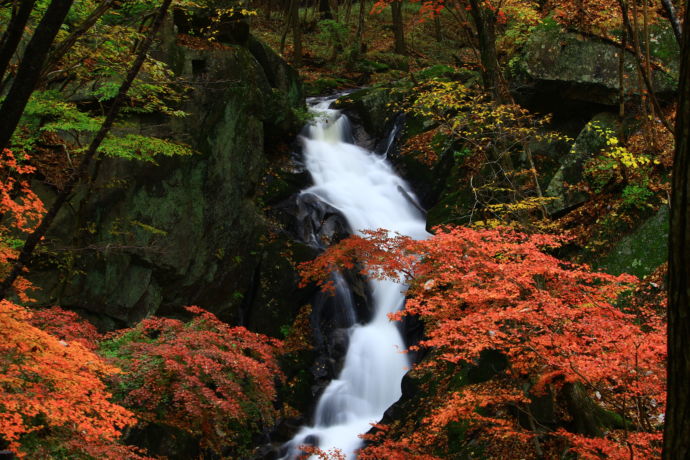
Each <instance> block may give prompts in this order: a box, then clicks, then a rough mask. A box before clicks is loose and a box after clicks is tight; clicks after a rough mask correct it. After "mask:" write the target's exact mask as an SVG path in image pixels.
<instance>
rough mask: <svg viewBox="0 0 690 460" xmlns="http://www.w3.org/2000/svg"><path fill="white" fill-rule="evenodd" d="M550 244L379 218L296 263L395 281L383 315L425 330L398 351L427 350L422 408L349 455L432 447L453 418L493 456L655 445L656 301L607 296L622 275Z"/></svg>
mask: <svg viewBox="0 0 690 460" xmlns="http://www.w3.org/2000/svg"><path fill="white" fill-rule="evenodd" d="M562 243H563V238H561V237H557V236H552V235H541V234H534V235H527V234H523V233H519V232H516V231H512V230H509V229H505V228H504V229H493V230H477V229H471V228H463V227H454V228H438V229H436V235H434V236H433V237H431V238H429V239H428V240H426V241H414V240H411V239H409V238H406V237H394V238H390V237H389V235H388V232H386V231H384V230H379V231H376V232H370V233H369V234H368V235H367V237H366V238H361V237H351V238H349V239H347V240H344V241H343V242H341V243H339V244H337V245H335V246H333V247H331V248H330V249H329V250H328V251H327V252H326V253H325V254H324V255H322V256H320V257H319V258H317V259H316V260H315V261H313V262H311V263H308V264H306V265H304V266H303V267H302V269H303V276H304V277H305V280H312V281H316V282H317V283H318V284H320V285H321V286H322V287H323V288H326V289H327V288H328V287H329V286H330V285H329V281H328V280H327V279H326V278H324V275H323V273H329V272H330V271H331V270H332V269H334V268H352V267H355V266H356V263H358V262H363V263H365V264H366V265H365V268H364V269H363V272H364V273H367V274H368V275H369V276H373V277H378V278H392V279H398V280H402V279H404V280H405V281H406V282H408V283H409V290H408V291H407V295H408V300H407V303H406V306H405V308H404V310H402V311H401V312H398V313H395V314H393V315H392V318H393V319H401V318H402V317H404V316H407V315H418V316H419V317H420V318H421V319H422V320H423V321H424V324H425V328H426V337H425V338H424V339H423V340H422V341H421V342H420V343H419V344H418V345H415V346H413V347H411V349H413V350H418V349H422V348H424V349H427V348H430V349H431V351H430V352H429V354H428V356H427V357H426V358H425V359H424V360H423V361H422V362H421V363H420V364H418V365H417V366H416V367H415V369H414V370H413V373H414V375H416V376H417V377H418V378H421V379H422V380H423V381H424V380H425V379H426V381H427V384H426V385H423V386H422V388H421V391H422V393H423V395H424V396H423V398H424V403H423V404H421V406H422V407H424V408H425V410H427V412H426V416H425V418H424V419H423V420H422V422H421V424H419V426H416V427H415V428H414V429H413V430H408V431H405V430H402V432H398V433H397V435H398V439H394V438H389V437H383V439H384V440H383V441H379V443H378V444H376V445H374V446H372V447H370V448H367V449H365V450H364V451H363V452H362V455H361V458H384V457H392V458H446V456H447V455H449V453H450V452H453V449H457V448H458V446H456V445H454V443H456V442H458V440H457V439H453V436H452V433H453V429H452V427H453V426H455V425H457V424H464V425H463V426H464V428H463V429H464V431H465V433H466V435H465V436H466V437H468V438H477V437H478V438H480V439H481V440H482V443H483V444H486V449H487V452H491V453H493V455H496V456H498V457H500V456H501V455H503V454H506V452H507V451H508V449H516V448H519V449H520V451H521V452H525V453H528V452H529V453H531V454H534V455H540V454H541V455H544V453H545V452H551V453H554V452H556V451H558V450H559V449H560V451H563V450H564V449H565V450H570V451H572V452H576V453H577V454H578V455H580V456H582V457H583V458H629V456H630V455H631V452H633V453H634V455H636V456H639V457H640V458H651V457H652V456H655V455H658V453H659V452H660V441H661V431H660V429H661V425H662V423H663V413H664V399H665V388H664V385H665V369H664V366H665V334H664V326H663V321H662V317H661V315H660V310H662V309H663V308H662V307H663V306H659V305H655V306H653V307H652V306H649V305H648V304H634V306H632V305H628V306H626V305H625V304H624V303H623V304H618V303H617V302H618V296H619V294H621V293H622V292H623V291H625V290H626V289H630V287H631V286H632V285H633V284H634V282H635V279H634V278H633V277H632V276H630V275H620V276H612V275H608V274H605V273H597V272H591V271H589V270H588V269H587V267H585V266H579V265H575V264H571V263H568V262H564V261H562V260H559V259H557V258H555V257H553V256H552V255H550V254H548V251H549V250H553V249H554V248H556V247H557V246H559V245H560V244H562ZM487 353H490V354H493V355H494V357H495V358H494V359H497V360H498V362H501V361H502V362H504V364H503V365H501V366H498V365H496V366H497V369H495V370H494V371H493V372H491V373H490V375H489V376H486V377H485V378H484V379H481V381H469V380H467V378H466V374H465V377H463V372H466V370H467V369H468V368H469V367H472V366H473V365H477V364H478V363H480V362H482V361H483V360H486V357H487ZM496 355H498V356H499V357H500V358H499V357H496ZM463 369H465V371H463ZM425 376H426V377H425ZM431 376H433V378H431V379H429V378H430V377H431ZM540 397H548V398H549V399H550V400H552V401H553V404H554V407H555V409H554V412H555V413H556V414H561V415H560V416H559V417H556V418H560V422H558V423H546V422H544V421H543V420H540V419H539V418H538V417H537V416H536V415H534V412H533V410H534V407H535V406H534V404H535V401H536V400H537V399H538V398H540ZM597 414H598V415H597ZM597 420H608V422H606V423H603V424H602V423H601V422H597ZM456 452H457V451H456ZM501 452H503V454H501ZM506 455H507V454H506Z"/></svg>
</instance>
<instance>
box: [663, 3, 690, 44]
mask: <svg viewBox="0 0 690 460" xmlns="http://www.w3.org/2000/svg"><path fill="white" fill-rule="evenodd" d="M661 4H662V5H664V10H666V14H668V20H669V21H670V22H671V27H673V35H675V36H676V41H677V42H678V45H681V44H682V41H683V29H682V27H681V25H680V21H679V20H678V15H677V14H676V9H675V8H674V7H673V3H671V0H661ZM686 24H687V22H686ZM689 25H690V24H689Z"/></svg>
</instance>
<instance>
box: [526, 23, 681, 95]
mask: <svg viewBox="0 0 690 460" xmlns="http://www.w3.org/2000/svg"><path fill="white" fill-rule="evenodd" d="M657 35H659V37H662V35H663V36H664V37H665V36H666V34H661V33H658V34H657ZM673 46H674V45H673V44H672V43H671V42H670V41H668V40H664V47H660V48H659V55H658V57H659V58H662V59H664V62H662V64H663V65H664V67H665V68H666V69H671V70H669V71H663V70H659V69H657V70H654V72H653V74H652V80H653V85H654V88H655V90H656V92H657V93H658V94H661V95H672V94H674V93H675V91H676V90H677V82H676V81H677V75H676V74H675V72H674V70H673V69H674V68H677V58H678V57H677V56H678V54H677V52H675V51H672V47H673ZM676 47H677V46H676ZM662 48H663V51H662ZM618 52H619V48H618V47H617V46H615V45H613V44H611V43H607V42H605V41H603V40H598V39H594V38H589V37H584V36H582V35H579V34H576V33H571V32H564V31H563V30H561V29H560V27H554V26H540V27H537V28H535V29H534V30H533V31H532V33H531V34H530V37H529V39H528V40H527V43H526V45H525V47H524V49H523V53H522V56H521V57H520V58H519V63H518V64H514V65H513V67H519V74H521V75H523V74H524V75H525V76H526V77H527V78H528V80H531V82H532V83H533V84H548V85H550V87H551V90H552V91H555V92H557V93H558V96H559V97H560V98H563V99H570V100H578V101H586V102H592V103H596V104H605V105H615V104H617V103H618V102H619V99H618V98H619V88H620V80H619V75H618V62H619V59H618ZM624 68H625V72H626V73H627V74H628V75H631V76H632V75H636V72H637V70H636V64H635V60H634V56H633V55H632V54H631V53H626V55H625V60H624ZM668 72H670V73H668ZM624 85H625V88H624V89H625V91H626V94H630V95H637V96H639V87H638V85H637V80H636V79H635V78H627V79H625V80H624Z"/></svg>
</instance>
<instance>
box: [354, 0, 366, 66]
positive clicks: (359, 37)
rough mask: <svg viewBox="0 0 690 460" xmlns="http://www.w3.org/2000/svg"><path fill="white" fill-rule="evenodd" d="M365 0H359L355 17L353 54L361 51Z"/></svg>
mask: <svg viewBox="0 0 690 460" xmlns="http://www.w3.org/2000/svg"><path fill="white" fill-rule="evenodd" d="M366 8H367V7H366V0H359V16H358V18H357V32H356V33H355V47H356V48H357V49H356V50H355V54H356V55H357V56H359V54H360V53H361V52H362V39H363V38H364V13H365V12H366Z"/></svg>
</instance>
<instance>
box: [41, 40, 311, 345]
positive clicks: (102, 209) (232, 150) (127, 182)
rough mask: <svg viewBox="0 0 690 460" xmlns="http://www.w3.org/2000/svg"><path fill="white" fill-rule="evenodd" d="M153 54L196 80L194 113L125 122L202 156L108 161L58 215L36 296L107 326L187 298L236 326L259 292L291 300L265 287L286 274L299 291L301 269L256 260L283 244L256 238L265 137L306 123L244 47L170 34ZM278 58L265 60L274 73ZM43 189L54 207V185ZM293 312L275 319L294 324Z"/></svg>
mask: <svg viewBox="0 0 690 460" xmlns="http://www.w3.org/2000/svg"><path fill="white" fill-rule="evenodd" d="M268 52H269V50H267V49H264V54H265V53H268ZM158 53H159V56H158V57H162V58H164V59H165V60H166V61H167V62H169V63H170V66H171V68H172V69H173V70H174V71H175V73H176V74H177V75H179V76H181V77H182V78H184V79H185V80H187V81H188V82H189V84H190V86H191V87H192V89H193V91H192V92H191V94H190V95H189V97H188V98H187V99H186V100H185V102H184V106H183V107H181V109H182V110H184V111H185V112H187V113H188V114H189V115H188V116H187V117H185V118H182V119H167V118H165V117H163V116H162V115H161V116H149V117H147V118H141V119H136V120H131V121H132V123H133V124H134V125H135V126H136V128H134V130H135V131H136V132H137V133H142V134H147V135H155V136H159V137H166V138H174V139H177V140H179V141H181V142H184V143H186V144H188V145H190V146H191V147H192V148H193V149H194V150H195V151H196V152H197V153H196V154H194V155H192V156H189V157H174V158H161V159H157V161H158V164H151V163H142V162H136V161H126V160H121V159H104V160H103V162H102V164H101V166H100V171H99V174H98V177H97V179H96V180H95V182H94V184H93V185H92V187H91V188H89V189H87V188H86V187H84V188H82V189H80V190H78V192H77V193H76V194H75V196H74V198H73V199H72V201H71V202H70V204H69V206H66V207H64V209H63V211H62V213H61V214H60V215H59V216H58V219H57V221H56V224H55V226H54V229H53V231H52V232H51V234H50V235H49V240H50V241H51V246H52V248H53V249H55V251H53V252H52V253H51V252H49V253H47V255H46V256H45V257H43V258H42V259H41V260H40V261H39V264H38V266H37V267H36V269H35V270H33V271H32V280H33V281H34V282H35V283H36V284H37V285H38V286H39V287H40V291H38V293H37V297H38V299H39V301H40V303H42V304H46V305H53V304H55V303H58V304H60V305H63V306H66V307H71V308H75V309H80V310H82V311H86V312H90V313H92V314H93V318H94V319H96V320H97V322H98V324H99V325H100V326H101V327H102V328H104V329H108V328H113V327H121V326H123V325H131V324H133V323H135V322H136V321H138V320H140V319H141V318H143V317H146V316H148V315H151V314H154V313H155V314H173V315H175V314H179V313H180V312H181V310H180V307H182V306H184V305H191V304H195V305H199V306H201V307H203V308H207V309H209V310H211V311H212V312H214V313H216V314H218V315H220V316H221V317H222V318H224V319H226V320H229V321H232V322H233V323H240V322H243V321H246V320H247V319H246V318H242V315H243V314H242V310H245V311H247V310H252V309H261V308H266V306H265V304H263V305H259V304H258V303H259V302H261V301H263V300H265V299H266V298H291V296H293V297H294V293H292V291H291V292H278V291H279V290H281V289H284V284H286V283H269V282H265V283H263V284H262V280H263V281H266V278H267V276H271V277H278V278H279V279H282V278H283V277H285V278H287V279H288V280H289V281H290V283H289V284H290V285H292V286H293V287H292V288H291V289H292V290H295V289H296V287H295V286H296V285H295V284H294V281H295V280H296V279H297V275H296V273H295V271H294V269H293V268H291V267H285V269H284V270H282V271H281V272H280V273H276V271H275V270H273V268H272V267H273V266H272V265H270V266H269V265H268V264H266V263H262V261H265V260H266V258H267V257H266V254H268V252H271V251H273V252H271V254H272V256H273V253H280V251H279V250H277V249H274V248H268V249H267V248H266V245H265V244H264V242H263V241H262V238H261V237H262V235H265V234H266V233H268V230H269V224H268V223H267V221H266V219H265V217H264V212H263V210H262V208H261V206H259V205H257V201H256V196H257V193H258V191H259V187H260V182H261V179H262V177H263V176H264V174H265V172H266V168H267V165H268V159H267V155H266V150H267V148H268V147H267V137H268V136H267V134H266V133H267V131H268V130H271V136H278V137H281V138H282V139H284V140H285V139H289V138H291V137H294V135H295V134H296V133H297V132H298V130H299V129H300V128H301V126H299V122H298V121H297V120H296V119H295V117H294V114H293V108H294V107H295V106H293V105H291V104H290V103H289V102H288V101H289V100H290V98H289V97H288V95H287V94H285V93H284V92H283V90H282V89H280V88H279V87H276V86H273V85H272V84H271V80H270V79H269V77H268V75H267V71H266V69H265V68H264V66H262V65H261V63H260V62H259V61H258V60H257V59H256V58H255V57H254V55H253V54H252V53H251V52H250V51H249V49H248V48H246V47H240V46H233V47H227V48H224V49H214V50H193V49H189V48H185V47H182V46H179V45H177V44H176V43H175V40H174V35H171V34H169V33H168V35H165V34H164V38H163V44H162V45H161V48H160V50H159V51H158ZM264 57H265V56H264ZM278 60H279V58H277V57H276V56H273V57H272V62H273V65H272V67H270V68H269V67H266V68H268V69H269V70H270V71H277V69H279V67H280V65H279V63H278ZM282 65H283V67H287V65H286V64H284V63H283V64H282ZM200 69H202V70H203V71H200ZM283 75H284V77H285V79H289V78H290V75H293V76H294V74H292V73H290V72H288V71H283ZM274 81H275V78H274ZM286 82H287V80H285V81H283V83H286ZM283 83H281V85H282V84H283ZM288 86H289V87H291V88H293V89H294V88H299V87H300V85H299V82H298V81H295V82H293V83H290V85H288ZM288 86H286V87H288ZM295 91H296V94H297V95H298V96H299V95H300V94H301V93H300V91H297V90H295ZM300 106H301V104H300ZM41 195H42V198H43V199H44V201H45V202H46V203H50V201H51V199H52V196H53V195H52V191H51V190H47V189H44V190H43V191H42V193H41ZM275 257H278V256H277V254H276V255H275ZM269 268H270V269H269ZM56 273H59V276H57V275H56ZM259 288H260V290H261V293H262V295H256V294H255V293H256V291H257V290H259ZM250 298H251V299H253V300H252V302H257V303H256V304H251V305H250V304H249V302H250V301H249V300H247V299H250ZM292 313H293V311H292V310H290V309H288V310H287V311H286V312H284V313H283V318H282V319H280V320H276V323H277V324H274V325H272V326H271V327H272V328H273V329H277V328H278V327H279V326H280V325H281V324H285V323H287V324H289V323H290V322H291V319H290V318H291V315H292ZM245 316H246V315H245ZM259 316H260V315H259ZM266 327H268V326H266ZM269 329H270V328H269ZM261 332H268V333H271V334H273V335H278V334H279V333H278V332H277V331H276V330H269V331H261Z"/></svg>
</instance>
